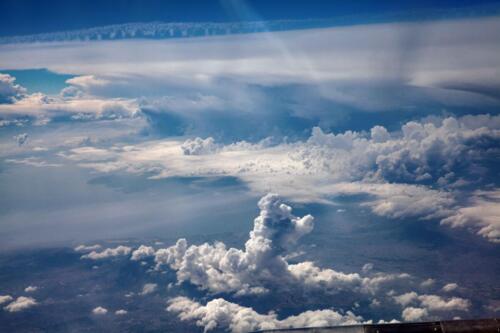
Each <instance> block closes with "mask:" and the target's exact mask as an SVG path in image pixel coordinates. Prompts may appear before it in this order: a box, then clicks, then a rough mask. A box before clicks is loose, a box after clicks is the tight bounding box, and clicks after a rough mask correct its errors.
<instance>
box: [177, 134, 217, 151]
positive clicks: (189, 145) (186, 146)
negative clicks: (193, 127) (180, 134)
mask: <svg viewBox="0 0 500 333" xmlns="http://www.w3.org/2000/svg"><path fill="white" fill-rule="evenodd" d="M181 149H182V152H183V153H184V155H203V154H212V153H214V152H216V151H217V145H216V144H215V141H214V139H213V138H211V137H210V138H206V139H202V138H195V139H188V140H186V141H184V143H183V144H182V145H181Z"/></svg>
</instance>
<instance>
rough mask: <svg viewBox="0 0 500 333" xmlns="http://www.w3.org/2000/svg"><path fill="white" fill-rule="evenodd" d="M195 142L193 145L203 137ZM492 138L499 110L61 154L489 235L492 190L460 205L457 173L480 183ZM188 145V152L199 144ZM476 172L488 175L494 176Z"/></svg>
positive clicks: (499, 131)
mask: <svg viewBox="0 0 500 333" xmlns="http://www.w3.org/2000/svg"><path fill="white" fill-rule="evenodd" d="M376 131H379V132H380V131H382V130H381V129H380V128H378V129H377V130H376ZM209 139H210V138H209ZM209 139H206V140H209ZM200 140H201V139H200ZM200 140H195V141H193V142H198V143H200V142H205V141H200ZM499 141H500V116H489V115H479V116H466V117H462V118H453V117H449V118H445V119H441V120H435V121H433V122H430V121H422V122H415V121H412V122H409V123H407V124H404V125H403V126H402V128H401V132H393V133H390V136H389V137H384V140H382V139H381V138H380V137H377V135H376V139H374V138H372V137H368V136H367V135H366V134H364V133H361V132H352V131H347V132H345V133H340V134H327V133H324V132H323V131H322V130H321V129H319V128H314V129H313V132H312V134H311V137H310V138H309V139H308V140H307V141H305V142H303V141H298V142H295V143H281V144H277V145H272V146H269V145H266V144H262V143H259V144H250V143H247V142H237V143H233V144H228V145H225V146H218V149H215V150H214V149H209V151H207V150H202V152H203V153H202V154H199V153H198V154H191V153H189V154H188V155H186V154H185V153H183V148H182V147H183V145H186V143H185V142H184V141H180V140H175V139H169V140H161V141H153V142H148V143H144V144H139V145H134V146H127V147H123V148H119V147H113V149H105V148H99V149H97V148H91V147H81V148H76V149H72V150H71V151H70V152H69V153H62V154H61V156H64V157H66V158H68V159H71V160H73V161H77V162H79V165H81V166H83V167H88V168H92V169H96V170H98V171H102V172H112V171H122V170H123V171H128V172H133V173H145V172H148V173H156V176H152V178H166V177H176V176H180V177H186V176H187V177H190V176H202V177H210V176H234V177H239V178H240V179H242V180H243V181H245V182H246V183H247V184H248V185H249V187H250V188H251V189H252V190H254V191H255V192H256V193H258V194H262V193H266V192H268V191H271V190H272V191H276V192H279V193H282V194H283V195H286V196H287V197H290V198H292V199H294V200H296V201H306V202H311V201H312V202H332V201H335V198H336V197H337V196H341V195H357V194H369V198H367V199H364V200H365V205H366V206H368V207H369V208H370V209H371V210H372V211H373V212H374V213H375V214H377V215H380V216H385V217H389V218H394V219H403V218H410V217H411V218H420V219H440V220H443V224H446V225H451V226H474V227H476V228H478V229H479V234H481V235H482V236H484V237H486V238H488V239H489V240H491V241H496V238H497V236H498V230H497V229H498V228H497V227H496V226H497V223H496V221H497V219H495V216H496V215H498V214H497V212H496V210H497V207H498V205H496V204H495V203H496V201H497V200H498V198H496V196H497V194H496V192H494V191H490V192H482V193H480V192H478V193H477V194H476V195H475V196H474V197H473V199H471V203H470V204H471V206H470V207H461V206H460V205H461V202H463V197H466V196H467V195H468V192H466V191H465V190H461V189H460V187H459V184H460V183H461V182H462V183H463V181H464V179H462V178H460V177H459V176H457V174H458V173H462V174H463V173H464V172H463V170H468V172H469V174H470V176H468V175H467V174H466V175H467V176H468V177H470V180H469V182H471V184H474V182H478V181H481V178H480V177H474V176H473V175H474V173H475V172H477V170H478V165H480V164H481V161H483V160H488V159H491V158H494V154H495V149H494V148H491V147H490V145H488V144H485V143H488V142H490V143H491V146H494V144H495V143H497V142H499ZM188 142H189V143H190V144H189V145H188V146H189V147H190V149H188V150H189V151H190V152H191V149H192V151H193V152H196V151H198V149H201V148H197V147H198V145H197V144H194V143H193V142H190V141H188ZM200 145H201V147H205V146H204V145H203V144H200ZM191 146H192V147H191ZM208 146H210V147H212V141H211V140H210V141H209V144H208ZM193 147H194V148H193ZM464 155H467V156H469V158H467V159H464V158H463V156H464ZM461 170H462V171H461ZM483 170H486V171H485V172H487V173H486V176H488V173H489V175H490V176H491V174H492V172H493V171H492V170H490V169H488V168H487V167H484V168H483ZM429 184H434V185H435V186H431V185H429ZM477 186H479V185H477ZM459 202H460V203H459Z"/></svg>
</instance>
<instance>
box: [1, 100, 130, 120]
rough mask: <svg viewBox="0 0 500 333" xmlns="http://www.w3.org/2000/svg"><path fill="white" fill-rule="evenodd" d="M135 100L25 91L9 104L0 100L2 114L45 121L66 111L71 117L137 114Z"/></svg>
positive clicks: (102, 117) (106, 117)
mask: <svg viewBox="0 0 500 333" xmlns="http://www.w3.org/2000/svg"><path fill="white" fill-rule="evenodd" d="M138 112H139V109H138V106H137V104H136V103H135V101H133V100H127V99H123V98H107V99H102V98H95V97H91V96H85V97H79V98H72V99H67V98H61V97H58V96H51V97H49V96H47V95H44V94H41V93H34V94H31V95H26V96H25V97H23V98H21V99H19V100H16V101H15V102H14V103H11V104H0V113H1V114H2V116H4V117H5V116H11V117H19V116H30V117H36V118H39V119H45V120H44V122H45V123H46V121H48V120H49V119H50V118H51V117H54V116H61V115H68V116H71V117H72V119H74V120H94V119H120V118H130V117H135V116H137V115H138Z"/></svg>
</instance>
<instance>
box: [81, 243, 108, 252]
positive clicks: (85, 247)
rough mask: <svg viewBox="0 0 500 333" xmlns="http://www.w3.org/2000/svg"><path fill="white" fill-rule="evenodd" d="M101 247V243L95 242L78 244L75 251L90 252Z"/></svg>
mask: <svg viewBox="0 0 500 333" xmlns="http://www.w3.org/2000/svg"><path fill="white" fill-rule="evenodd" d="M100 248H101V245H99V244H94V245H83V244H81V245H78V246H77V247H75V249H74V250H75V251H76V252H90V251H95V250H99V249H100Z"/></svg>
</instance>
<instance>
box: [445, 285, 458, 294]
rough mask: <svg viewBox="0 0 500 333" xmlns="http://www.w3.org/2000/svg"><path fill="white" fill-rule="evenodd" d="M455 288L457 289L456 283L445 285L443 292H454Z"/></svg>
mask: <svg viewBox="0 0 500 333" xmlns="http://www.w3.org/2000/svg"><path fill="white" fill-rule="evenodd" d="M457 288H458V284H456V283H447V284H446V285H444V287H443V291H445V292H450V291H454V290H456V289H457Z"/></svg>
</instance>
